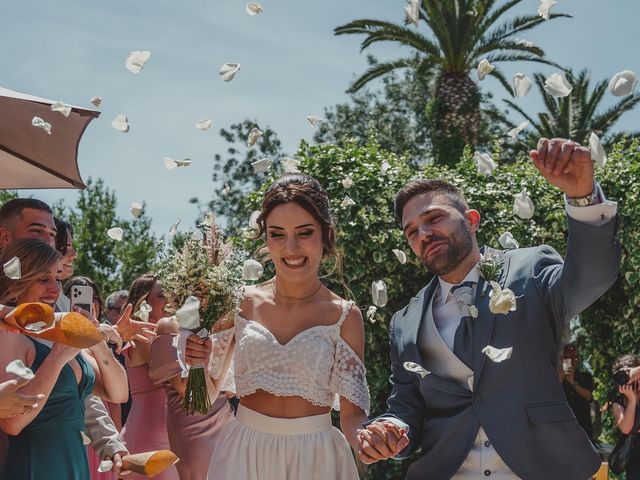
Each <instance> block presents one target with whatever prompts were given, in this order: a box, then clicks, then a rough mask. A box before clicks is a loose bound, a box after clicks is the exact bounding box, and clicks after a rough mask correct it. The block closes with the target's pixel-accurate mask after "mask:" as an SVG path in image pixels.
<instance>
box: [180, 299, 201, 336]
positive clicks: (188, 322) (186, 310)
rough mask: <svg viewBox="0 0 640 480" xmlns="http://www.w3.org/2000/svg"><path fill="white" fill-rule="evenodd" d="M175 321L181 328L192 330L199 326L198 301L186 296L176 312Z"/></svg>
mask: <svg viewBox="0 0 640 480" xmlns="http://www.w3.org/2000/svg"><path fill="white" fill-rule="evenodd" d="M175 316H176V320H177V321H178V323H179V324H180V326H181V327H182V328H186V329H187V330H194V329H196V328H198V327H199V326H200V300H198V299H197V298H196V297H194V296H191V295H190V296H188V297H187V299H186V300H185V301H184V303H183V304H182V306H181V307H180V308H179V309H178V310H176V314H175Z"/></svg>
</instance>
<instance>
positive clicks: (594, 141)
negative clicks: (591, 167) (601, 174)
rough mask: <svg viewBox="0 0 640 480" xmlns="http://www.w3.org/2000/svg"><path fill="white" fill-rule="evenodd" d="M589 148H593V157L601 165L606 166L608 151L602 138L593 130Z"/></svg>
mask: <svg viewBox="0 0 640 480" xmlns="http://www.w3.org/2000/svg"><path fill="white" fill-rule="evenodd" d="M589 149H590V150H591V159H592V160H593V161H594V162H596V163H597V164H598V165H599V166H600V167H604V166H605V165H606V163H607V152H605V151H604V147H603V146H602V142H601V141H600V138H598V136H597V135H596V134H595V133H593V132H591V135H590V136H589Z"/></svg>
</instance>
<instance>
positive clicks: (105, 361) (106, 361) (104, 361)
mask: <svg viewBox="0 0 640 480" xmlns="http://www.w3.org/2000/svg"><path fill="white" fill-rule="evenodd" d="M102 363H104V364H105V366H107V367H108V366H109V365H110V362H109V360H107V359H106V358H105V359H104V360H102Z"/></svg>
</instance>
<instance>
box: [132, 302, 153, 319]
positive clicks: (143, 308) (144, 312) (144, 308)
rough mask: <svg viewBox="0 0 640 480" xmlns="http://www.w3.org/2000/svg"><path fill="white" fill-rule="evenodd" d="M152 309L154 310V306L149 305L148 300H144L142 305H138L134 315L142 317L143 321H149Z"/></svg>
mask: <svg viewBox="0 0 640 480" xmlns="http://www.w3.org/2000/svg"><path fill="white" fill-rule="evenodd" d="M152 311H153V308H152V307H151V305H149V304H148V303H147V301H146V300H143V301H142V303H141V304H140V306H139V307H138V310H136V311H135V313H134V314H133V316H134V317H136V318H138V319H140V320H141V321H143V322H148V321H149V314H150V313H151V312H152Z"/></svg>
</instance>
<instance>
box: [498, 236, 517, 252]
mask: <svg viewBox="0 0 640 480" xmlns="http://www.w3.org/2000/svg"><path fill="white" fill-rule="evenodd" d="M498 243H500V246H501V247H502V248H504V249H506V250H512V249H514V248H520V244H519V243H518V242H517V241H516V239H515V238H513V235H511V232H504V233H503V234H502V235H500V238H499V239H498Z"/></svg>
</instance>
